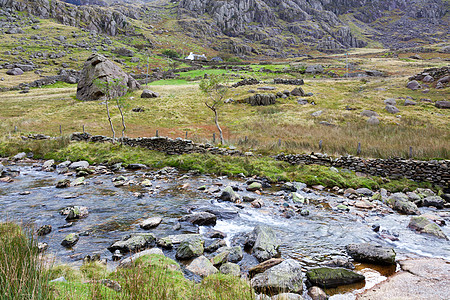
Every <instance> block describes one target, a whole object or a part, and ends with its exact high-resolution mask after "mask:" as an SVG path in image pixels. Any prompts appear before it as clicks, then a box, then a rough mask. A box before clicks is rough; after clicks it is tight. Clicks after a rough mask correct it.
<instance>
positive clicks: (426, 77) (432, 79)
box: [422, 75, 434, 82]
mask: <svg viewBox="0 0 450 300" xmlns="http://www.w3.org/2000/svg"><path fill="white" fill-rule="evenodd" d="M422 81H423V82H433V81H434V78H433V77H432V76H430V75H427V76H425V77H424V78H423V79H422Z"/></svg>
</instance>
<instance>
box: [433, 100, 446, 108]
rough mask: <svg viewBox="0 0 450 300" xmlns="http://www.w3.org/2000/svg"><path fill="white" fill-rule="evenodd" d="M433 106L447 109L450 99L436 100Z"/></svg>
mask: <svg viewBox="0 0 450 300" xmlns="http://www.w3.org/2000/svg"><path fill="white" fill-rule="evenodd" d="M434 106H436V107H437V108H442V109H449V108H450V101H436V103H435V104H434Z"/></svg>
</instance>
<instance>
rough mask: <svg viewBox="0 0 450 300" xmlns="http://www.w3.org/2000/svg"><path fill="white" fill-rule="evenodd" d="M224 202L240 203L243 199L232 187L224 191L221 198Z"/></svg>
mask: <svg viewBox="0 0 450 300" xmlns="http://www.w3.org/2000/svg"><path fill="white" fill-rule="evenodd" d="M219 198H220V199H221V200H222V201H231V202H235V203H236V202H239V201H240V200H241V197H240V196H239V194H238V193H236V192H235V191H234V190H233V188H232V187H231V186H227V187H226V188H224V189H223V191H222V194H221V195H220V197H219Z"/></svg>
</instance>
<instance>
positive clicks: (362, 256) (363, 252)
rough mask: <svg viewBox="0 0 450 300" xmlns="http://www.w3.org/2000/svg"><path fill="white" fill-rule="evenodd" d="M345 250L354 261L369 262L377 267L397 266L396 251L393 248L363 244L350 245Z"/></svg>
mask: <svg viewBox="0 0 450 300" xmlns="http://www.w3.org/2000/svg"><path fill="white" fill-rule="evenodd" d="M345 249H346V250H347V253H348V254H349V255H350V256H351V257H352V258H353V259H354V260H356V261H359V262H368V263H373V264H377V265H393V264H395V251H394V249H392V248H387V247H382V246H380V245H372V244H369V243H363V244H349V245H347V246H346V247H345Z"/></svg>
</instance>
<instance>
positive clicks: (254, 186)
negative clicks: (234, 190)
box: [247, 181, 262, 192]
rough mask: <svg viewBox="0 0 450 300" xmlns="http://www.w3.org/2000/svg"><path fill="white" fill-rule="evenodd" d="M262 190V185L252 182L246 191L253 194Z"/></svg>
mask: <svg viewBox="0 0 450 300" xmlns="http://www.w3.org/2000/svg"><path fill="white" fill-rule="evenodd" d="M260 190H262V184H261V183H259V182H256V181H255V182H252V183H251V184H249V185H248V186H247V191H250V192H254V191H260Z"/></svg>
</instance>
